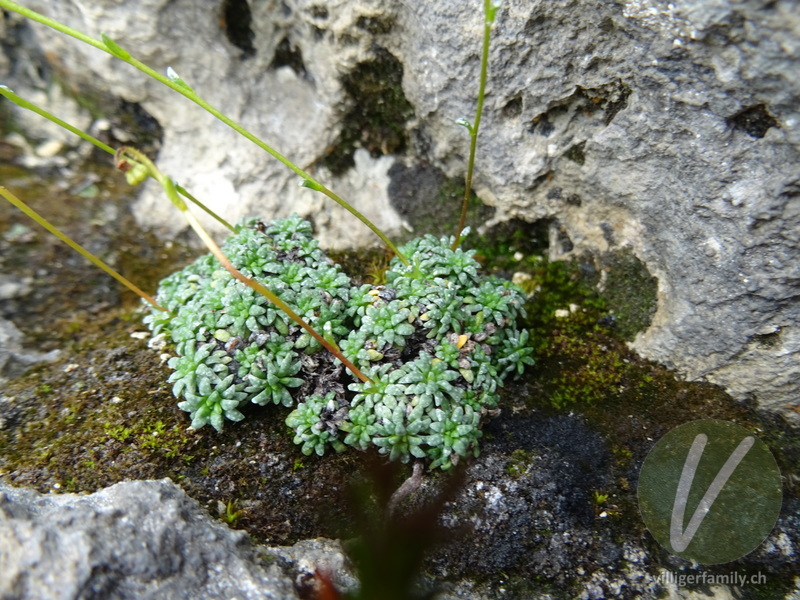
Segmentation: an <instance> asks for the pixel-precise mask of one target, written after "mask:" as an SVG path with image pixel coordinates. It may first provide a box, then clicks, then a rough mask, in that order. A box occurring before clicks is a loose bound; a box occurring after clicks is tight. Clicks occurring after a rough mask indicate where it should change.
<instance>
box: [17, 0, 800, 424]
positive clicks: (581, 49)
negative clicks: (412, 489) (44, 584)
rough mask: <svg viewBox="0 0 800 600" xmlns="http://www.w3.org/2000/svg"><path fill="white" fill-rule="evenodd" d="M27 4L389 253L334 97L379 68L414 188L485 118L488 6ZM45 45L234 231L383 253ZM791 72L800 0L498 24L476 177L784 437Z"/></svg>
mask: <svg viewBox="0 0 800 600" xmlns="http://www.w3.org/2000/svg"><path fill="white" fill-rule="evenodd" d="M28 4H29V5H30V6H31V7H33V8H36V9H40V10H43V11H46V12H48V13H49V14H51V15H53V16H56V17H57V18H59V19H61V20H63V21H65V22H66V23H68V24H69V25H72V26H75V27H77V28H79V29H82V30H84V31H89V32H92V33H95V34H96V33H98V32H100V31H105V32H106V33H107V34H108V35H109V36H110V37H112V38H113V39H115V40H116V41H117V43H119V44H120V45H121V46H123V47H124V48H126V49H128V50H129V51H131V52H132V53H134V54H135V55H136V56H138V57H140V58H142V59H143V60H145V61H147V62H149V63H151V64H152V65H153V66H155V67H156V68H158V69H160V70H162V71H163V69H165V68H166V66H168V65H171V66H173V67H174V68H175V69H176V70H177V71H178V72H179V73H180V74H181V76H182V77H183V78H184V79H185V80H186V81H187V82H189V84H190V85H192V86H193V87H194V88H195V89H197V90H199V91H200V92H201V93H202V94H203V95H204V96H205V97H206V98H207V99H208V100H209V101H210V102H211V103H212V104H214V105H217V106H220V107H221V108H223V109H224V110H225V111H226V112H227V113H229V114H230V115H232V116H233V117H235V118H237V119H238V120H240V121H241V122H243V123H244V124H245V126H247V127H249V128H250V129H251V130H253V131H255V132H256V133H258V134H259V135H262V136H263V137H264V138H265V139H268V140H270V141H271V142H272V143H274V144H275V146H276V147H277V148H279V149H280V150H281V151H283V152H285V153H286V154H287V155H289V156H291V157H292V158H293V159H294V160H296V161H297V162H298V164H300V165H303V166H307V165H310V168H311V169H312V170H314V172H315V174H316V175H318V176H319V177H320V178H321V179H322V180H324V181H326V182H330V183H331V187H333V189H337V188H341V189H347V190H348V192H349V193H350V192H351V195H350V196H348V199H350V200H352V201H353V202H354V204H355V205H356V206H357V207H359V208H364V209H365V210H369V211H370V214H371V215H374V216H376V217H377V218H378V225H380V226H387V227H388V229H389V233H393V232H396V231H397V230H398V228H399V227H400V226H401V225H402V222H401V220H400V219H399V217H398V216H397V212H396V211H395V210H394V208H393V207H392V206H391V198H390V196H389V194H388V191H387V190H388V189H389V187H388V185H387V181H388V178H387V177H386V173H388V172H389V171H388V170H387V165H388V164H389V163H390V162H391V161H393V160H395V159H394V158H392V157H391V156H385V157H381V156H380V154H381V152H382V151H384V150H386V151H389V152H392V150H391V146H390V145H387V146H386V147H385V148H384V149H383V150H382V149H381V145H380V144H372V145H371V146H370V147H369V148H368V149H369V150H370V152H369V153H367V149H364V150H361V151H359V152H360V154H359V157H360V158H359V159H358V160H354V162H353V166H352V167H351V168H350V169H349V170H345V171H344V172H343V173H340V174H338V175H333V174H332V173H331V172H330V171H329V170H328V169H327V167H324V166H320V165H323V164H324V163H325V159H326V157H327V156H328V155H329V153H330V152H331V151H332V150H335V148H334V146H336V144H337V140H339V136H340V134H341V132H342V130H343V128H344V124H343V122H344V118H345V115H347V114H348V111H349V109H350V108H351V107H352V105H353V104H354V103H357V102H358V98H355V99H354V98H352V97H351V96H349V95H348V93H347V90H345V89H344V86H343V85H342V81H343V79H344V78H345V77H346V75H347V74H349V73H352V72H353V71H354V70H355V69H356V68H357V67H358V65H360V64H364V63H367V62H369V61H371V60H375V59H376V56H378V55H379V54H380V53H381V52H388V53H390V54H391V55H392V56H393V57H395V58H396V59H397V60H398V61H399V64H400V65H401V66H402V69H403V73H402V93H403V94H404V96H405V98H406V99H407V100H408V102H410V104H411V106H412V108H413V113H414V116H413V118H412V119H410V120H408V121H407V123H406V125H405V129H406V130H407V132H408V144H407V146H406V150H405V155H404V156H403V157H402V160H403V162H404V164H415V163H418V164H423V163H424V164H429V165H433V166H434V167H435V168H437V169H439V170H440V171H442V172H443V173H445V174H446V175H447V176H457V175H458V176H460V175H461V174H463V171H464V163H465V157H466V154H467V139H466V136H465V134H464V131H463V130H462V128H459V127H457V126H454V125H453V121H454V120H455V119H457V118H459V117H468V118H471V115H472V114H473V111H474V90H475V88H476V86H477V72H478V68H479V44H480V35H481V25H482V14H481V6H480V4H481V3H480V2H475V3H474V4H475V6H474V8H468V7H466V6H465V4H464V2H463V1H462V0H424V1H420V2H413V3H409V2H404V1H400V0H397V1H393V2H378V1H377V0H347V1H344V2H340V3H337V5H336V6H335V7H329V6H325V5H323V4H319V3H317V2H314V1H313V0H287V1H286V2H283V3H280V4H270V3H252V12H249V13H248V14H245V15H242V14H240V15H239V16H240V17H242V19H240V21H239V22H240V24H241V23H244V25H245V26H244V27H240V28H238V29H236V28H232V26H231V25H230V24H229V23H227V22H226V21H225V20H224V19H222V20H221V19H220V15H224V16H231V15H229V14H228V13H225V12H224V11H223V6H230V5H235V6H247V4H246V3H241V2H240V3H228V2H226V3H219V7H218V10H217V11H215V10H210V11H209V9H208V4H207V3H205V2H200V1H199V0H178V1H174V2H168V1H167V0H146V1H144V2H140V3H136V4H135V5H134V4H130V3H117V2H112V1H110V0H94V1H93V2H91V3H77V2H73V1H65V2H59V3H52V2H45V1H44V0H31V1H30V2H28ZM245 17H247V18H245ZM248 18H249V21H248ZM237 32H238V33H237ZM237 36H238V37H237ZM36 43H38V44H40V45H41V47H42V48H43V49H44V50H45V51H46V52H47V53H48V56H50V57H51V63H50V64H51V67H52V68H53V69H54V70H56V71H57V72H59V73H61V74H62V75H68V77H67V79H68V80H69V81H70V82H72V83H71V85H74V86H75V87H76V89H81V90H97V89H102V90H103V91H104V92H106V93H110V94H113V95H116V96H120V97H124V98H125V99H126V100H128V101H129V102H135V103H140V104H141V105H142V106H143V107H144V108H145V109H146V110H147V111H148V112H150V113H151V114H152V115H153V116H154V117H155V118H156V119H157V120H158V121H159V123H161V124H162V125H163V126H164V130H165V134H164V146H163V149H162V152H161V155H160V156H159V164H160V165H161V166H162V167H163V169H164V170H165V171H166V172H169V173H171V174H173V175H174V176H175V177H176V178H177V179H179V180H180V181H181V183H183V184H184V185H185V186H186V187H188V188H190V189H192V190H193V191H195V192H196V193H197V195H199V196H201V197H202V198H203V199H206V200H208V201H209V203H211V204H212V205H213V206H215V207H216V208H218V209H220V210H221V211H222V212H224V213H225V214H226V215H227V216H229V217H230V218H232V219H235V218H237V217H238V216H240V215H241V214H243V213H254V214H260V215H266V216H284V215H286V214H288V212H290V211H291V210H295V211H297V212H298V213H299V214H301V215H312V216H313V218H314V220H315V222H316V224H317V225H318V227H320V229H321V231H322V233H321V235H322V237H323V240H324V241H325V243H326V244H327V245H330V246H337V245H339V246H344V245H352V244H360V243H364V242H368V241H370V240H371V239H372V238H371V237H370V234H369V233H368V232H367V231H366V230H365V229H364V228H361V227H360V226H358V227H356V226H354V225H353V224H352V220H351V219H350V218H349V217H347V216H346V215H344V213H343V212H342V211H341V209H340V208H339V207H336V206H334V205H332V204H331V203H329V202H327V201H325V202H323V200H322V199H321V197H320V196H319V195H313V194H312V193H311V192H309V191H308V190H305V189H300V188H297V187H296V183H297V177H296V176H295V175H294V174H292V173H290V172H288V171H286V170H285V169H284V168H283V167H281V166H279V165H277V163H275V162H274V161H271V160H268V159H267V158H266V157H265V156H263V155H262V154H261V153H259V151H257V150H256V149H255V147H254V146H252V145H251V144H249V142H246V141H243V140H237V139H236V136H235V135H234V134H233V133H232V132H231V131H230V130H228V129H227V128H226V127H225V126H224V125H222V124H219V123H216V122H214V121H212V120H211V119H210V118H207V117H205V116H203V115H202V114H201V113H199V112H196V111H195V110H194V109H192V108H190V107H189V106H188V105H187V104H186V102H184V101H183V100H181V99H179V98H176V97H175V96H173V95H170V94H168V93H166V90H164V89H161V87H160V86H159V84H157V83H155V82H152V81H147V80H144V79H142V78H141V77H138V76H134V75H132V74H131V71H130V70H129V69H128V68H127V67H123V66H120V65H118V64H115V63H114V62H113V61H112V60H111V59H110V57H107V56H103V55H102V54H100V53H98V52H97V51H95V50H93V49H91V48H88V47H83V46H82V45H80V44H76V43H74V42H73V41H71V40H68V39H65V38H63V36H57V35H53V34H50V33H45V32H43V31H42V30H41V29H37V30H36ZM798 55H800V15H798V12H797V11H796V6H795V3H794V2H792V1H791V0H778V1H777V2H771V3H768V4H764V3H763V2H759V1H757V0H744V1H741V2H730V1H726V0H714V1H712V2H708V1H706V0H675V1H674V2H670V3H666V2H662V1H660V0H626V1H624V2H603V1H601V0H592V1H589V2H585V1H580V2H579V1H577V0H560V1H558V2H551V1H537V2H528V1H522V0H507V1H506V2H504V4H503V7H502V8H501V10H500V12H499V14H498V21H497V25H496V28H495V34H494V40H493V48H492V51H491V59H490V73H491V76H490V82H489V87H488V95H487V102H486V112H485V116H484V127H483V129H482V131H481V146H480V151H479V158H478V173H477V176H476V185H477V190H478V193H479V195H480V197H481V198H482V199H483V200H484V201H485V202H487V203H489V204H491V205H493V206H495V207H496V212H495V216H494V221H504V220H508V219H510V218H514V217H516V218H522V219H526V220H529V221H535V220H538V219H549V220H552V222H553V231H554V236H553V238H554V240H555V239H556V238H558V239H559V240H561V241H564V240H566V242H565V243H558V244H555V243H554V244H553V245H552V246H551V254H552V256H553V258H561V257H565V256H568V255H571V254H577V253H583V252H585V251H589V252H595V253H597V252H605V251H608V250H614V249H623V248H624V249H627V250H628V251H630V252H632V253H633V254H634V255H635V256H636V257H638V258H639V259H640V260H641V261H642V262H643V263H644V265H645V266H646V268H647V270H648V271H649V272H650V273H651V274H652V275H654V276H656V277H657V278H658V309H657V311H656V313H655V315H654V317H653V320H652V323H651V324H650V326H649V327H648V328H647V329H646V330H645V331H643V332H641V333H640V334H639V335H638V336H637V338H636V339H635V341H634V346H635V347H636V349H637V350H638V351H639V352H640V353H641V354H642V355H644V356H646V357H649V358H652V359H656V360H658V361H660V362H662V363H665V364H667V365H670V366H672V367H674V368H676V369H678V370H680V371H681V372H683V373H684V374H685V375H686V376H687V377H689V378H692V379H700V378H706V379H709V380H711V381H713V382H717V383H719V384H722V385H724V386H725V387H726V388H727V389H728V390H729V391H730V392H731V393H732V394H733V395H734V396H736V397H737V398H739V399H754V400H756V401H757V402H758V403H760V404H761V405H762V406H764V407H766V408H769V409H771V410H776V411H780V412H782V413H783V414H784V415H786V416H787V418H792V419H795V420H797V419H800V416H798V413H797V411H796V408H797V398H798V391H799V390H798V386H800V384H798V382H800V360H798V356H799V355H800V334H799V333H798V330H797V325H796V324H797V322H798V317H800V303H798V302H797V301H796V298H797V295H798V281H799V280H800V278H799V277H798V274H799V273H798V268H800V267H798V265H800V261H798V242H800V238H799V237H798V231H800V180H799V179H798V174H797V164H798V162H799V161H800V130H799V129H798V126H797V125H798V122H800V80H798V79H797V77H796V64H797V60H798ZM54 57H57V58H54ZM12 83H13V81H12ZM20 85H22V86H23V87H24V86H25V83H24V81H23V82H21V83H20ZM40 87H41V86H40ZM394 92H395V93H397V92H398V91H397V90H394ZM365 127H366V125H365ZM392 135H395V134H394V133H393V134H392ZM387 139H389V138H388V137H387ZM161 204H163V201H162V200H161V199H160V193H158V190H156V189H155V188H154V187H152V186H151V187H148V188H147V189H146V190H145V193H144V194H143V196H142V199H141V204H140V205H139V215H140V216H141V217H142V219H143V220H145V221H147V222H149V223H151V224H157V225H159V226H164V224H169V225H168V226H169V228H171V229H172V230H173V231H174V230H175V229H176V228H178V227H180V226H181V224H180V222H179V221H177V218H176V220H171V219H170V218H168V217H165V216H164V214H163V213H162V212H160V211H159V210H156V206H157V205H161ZM556 232H558V235H555V233H556Z"/></svg>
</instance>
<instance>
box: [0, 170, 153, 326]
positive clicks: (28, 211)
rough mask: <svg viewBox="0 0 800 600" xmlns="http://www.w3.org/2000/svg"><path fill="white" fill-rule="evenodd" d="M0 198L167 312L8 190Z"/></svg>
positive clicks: (134, 291)
mask: <svg viewBox="0 0 800 600" xmlns="http://www.w3.org/2000/svg"><path fill="white" fill-rule="evenodd" d="M0 196H3V198H5V199H6V200H8V201H9V202H10V203H11V204H13V205H14V206H16V207H17V208H18V209H19V210H21V211H22V212H24V213H25V214H26V215H27V216H28V217H30V218H31V219H33V220H34V221H36V222H37V223H38V224H39V225H41V226H42V227H44V228H45V229H46V230H47V231H48V232H50V233H52V234H53V235H54V236H56V237H57V238H58V239H60V240H61V241H62V242H64V243H65V244H66V245H67V246H69V247H70V248H72V249H73V250H75V251H76V252H78V253H79V254H80V255H81V256H83V257H84V258H86V259H87V260H89V261H91V263H92V264H94V265H95V266H97V267H100V268H101V269H103V271H105V272H106V273H108V274H109V275H111V276H112V277H113V278H114V279H116V280H117V281H119V282H120V283H121V284H122V285H124V286H125V287H126V288H128V289H129V290H131V291H132V292H133V293H135V294H136V295H138V296H139V297H141V298H142V299H144V300H145V301H146V302H148V303H150V304H151V305H152V306H153V307H154V308H157V309H158V310H162V311H164V312H168V311H167V309H166V308H164V307H162V306H161V305H160V304H158V302H156V301H155V300H154V299H153V297H152V296H150V295H149V294H147V293H146V292H143V291H142V290H141V289H139V287H137V286H136V285H135V284H134V283H132V282H131V281H130V280H128V279H126V278H125V277H124V276H122V275H120V274H119V273H117V272H116V271H115V270H114V269H113V268H111V267H110V266H108V265H107V264H106V263H104V262H103V261H102V260H100V259H99V258H97V257H96V256H95V255H94V254H92V253H91V252H89V251H88V250H87V249H86V248H84V247H83V246H81V245H80V244H78V243H77V242H75V241H73V240H72V238H70V237H69V236H68V235H66V234H65V233H62V232H61V231H60V230H59V229H58V228H57V227H56V226H55V225H53V224H52V223H50V221H48V220H47V219H45V218H44V217H43V216H41V215H40V214H39V213H37V212H36V211H35V210H33V209H32V208H31V207H30V206H28V205H27V204H25V202H23V201H22V200H20V199H19V198H17V197H16V196H15V195H14V194H12V193H11V192H10V191H9V190H8V189H6V188H5V187H2V186H0Z"/></svg>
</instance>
